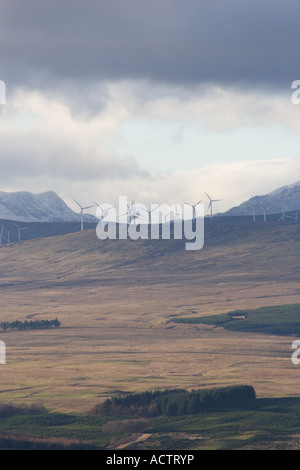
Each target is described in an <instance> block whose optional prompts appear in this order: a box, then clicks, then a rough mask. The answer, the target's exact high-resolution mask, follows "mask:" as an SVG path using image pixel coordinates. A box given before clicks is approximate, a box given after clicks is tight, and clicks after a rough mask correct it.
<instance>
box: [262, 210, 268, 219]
mask: <svg viewBox="0 0 300 470" xmlns="http://www.w3.org/2000/svg"><path fill="white" fill-rule="evenodd" d="M263 214H264V222H266V220H267V210H266V209H264V210H263Z"/></svg>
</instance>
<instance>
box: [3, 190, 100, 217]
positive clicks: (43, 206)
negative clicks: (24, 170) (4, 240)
mask: <svg viewBox="0 0 300 470" xmlns="http://www.w3.org/2000/svg"><path fill="white" fill-rule="evenodd" d="M0 219H6V220H15V221H19V222H77V221H80V214H78V213H76V212H74V211H73V210H72V209H71V208H70V207H69V206H67V204H66V203H65V202H64V201H63V200H62V199H61V198H60V197H59V196H58V195H57V194H56V193H55V192H53V191H47V192H44V193H41V194H32V193H30V192H25V191H20V192H3V191H0ZM84 220H85V221H86V222H88V221H89V222H93V221H94V220H96V219H95V218H94V217H93V216H92V215H89V214H84Z"/></svg>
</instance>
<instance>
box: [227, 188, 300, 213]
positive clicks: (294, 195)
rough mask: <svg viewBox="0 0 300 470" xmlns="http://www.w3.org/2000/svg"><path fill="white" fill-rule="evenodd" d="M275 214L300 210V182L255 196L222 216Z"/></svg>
mask: <svg viewBox="0 0 300 470" xmlns="http://www.w3.org/2000/svg"><path fill="white" fill-rule="evenodd" d="M253 207H255V213H256V214H263V213H264V212H266V213H267V214H275V213H280V212H282V211H285V212H288V211H299V210H300V181H299V182H297V183H293V184H290V185H288V186H283V187H281V188H278V189H276V190H275V191H272V192H271V193H268V194H265V195H263V196H254V197H252V198H251V199H249V200H248V201H245V202H243V203H242V204H240V205H239V206H236V207H233V208H231V209H229V210H228V211H227V212H225V213H224V214H222V215H249V214H252V213H253Z"/></svg>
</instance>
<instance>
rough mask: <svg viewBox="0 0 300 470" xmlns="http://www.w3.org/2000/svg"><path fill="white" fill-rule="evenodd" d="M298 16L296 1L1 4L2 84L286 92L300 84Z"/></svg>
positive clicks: (31, 0) (33, 0)
mask: <svg viewBox="0 0 300 470" xmlns="http://www.w3.org/2000/svg"><path fill="white" fill-rule="evenodd" d="M299 12H300V5H299V2H298V1H297V0H286V1H285V2H282V1H280V0H264V1H263V2H262V1H261V0H252V1H251V2H249V1H248V0H241V1H238V2H237V1H236V0H211V1H209V2H208V1H203V2H200V1H199V0H189V1H188V2H187V1H186V0H176V1H174V0H164V1H163V2H162V1H161V0H152V1H151V2H149V1H146V0H126V2H124V0H110V1H107V0H87V1H85V2H82V1H79V0H64V2H61V1H60V0H52V1H51V2H41V1H40V0H26V2H20V1H18V0H3V1H2V4H1V17H2V22H3V24H2V28H1V30H2V33H1V35H2V39H3V40H2V39H1V43H2V46H1V50H0V53H1V63H2V72H3V75H4V76H3V77H1V78H2V79H4V80H5V81H6V82H7V84H8V86H10V87H13V86H15V85H16V86H19V85H20V84H23V85H24V84H27V85H28V84H30V85H31V86H32V87H37V86H38V87H44V88H46V87H47V86H49V85H51V82H55V81H59V82H61V85H63V82H64V81H65V80H66V81H68V80H77V81H78V82H81V83H83V82H85V83H86V82H88V81H99V80H105V81H106V80H117V81H119V80H124V79H125V80H127V79H133V80H137V79H149V80H152V81H155V82H163V83H175V84H191V83H210V82H212V83H217V84H227V85H232V84H247V85H248V86H254V85H264V86H273V85H274V86H280V87H285V86H287V85H288V84H289V83H291V81H292V80H294V79H297V78H299V77H297V76H295V74H297V73H298V69H297V66H296V59H297V57H298V50H297V46H298V31H299V25H298V17H299Z"/></svg>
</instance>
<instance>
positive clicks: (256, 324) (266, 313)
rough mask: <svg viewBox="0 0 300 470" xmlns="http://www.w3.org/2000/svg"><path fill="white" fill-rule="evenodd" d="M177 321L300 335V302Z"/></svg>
mask: <svg viewBox="0 0 300 470" xmlns="http://www.w3.org/2000/svg"><path fill="white" fill-rule="evenodd" d="M174 321H175V323H188V324H204V325H215V326H221V327H223V328H225V329H226V330H229V331H242V332H252V333H262V334H272V335H292V336H295V337H299V336H300V304H291V305H273V306H271V307H262V308H257V309H253V310H249V309H243V310H234V311H231V312H227V313H224V314H220V315H211V316H210V315H209V316H206V317H204V318H203V317H202V318H195V317H189V318H175V319H174Z"/></svg>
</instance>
